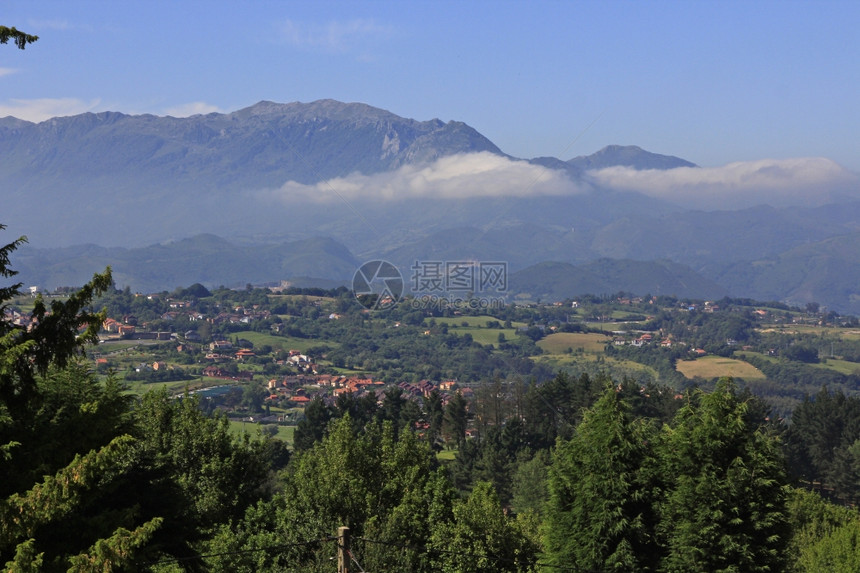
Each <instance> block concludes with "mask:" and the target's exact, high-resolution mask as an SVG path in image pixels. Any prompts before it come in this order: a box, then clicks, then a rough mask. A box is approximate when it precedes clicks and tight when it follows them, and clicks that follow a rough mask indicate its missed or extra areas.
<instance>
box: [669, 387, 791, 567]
mask: <svg viewBox="0 0 860 573" xmlns="http://www.w3.org/2000/svg"><path fill="white" fill-rule="evenodd" d="M750 413H751V409H750V401H749V400H742V399H741V398H740V397H739V395H738V393H737V391H736V386H735V384H734V382H733V381H732V380H731V379H729V378H723V379H721V380H720V381H719V382H718V383H717V386H716V388H715V389H714V391H713V392H711V393H709V394H705V393H702V392H700V391H695V392H693V393H692V394H691V395H690V396H688V403H687V405H685V406H684V407H683V408H682V409H681V410H680V411H679V412H678V415H677V417H676V426H675V428H673V429H671V430H669V431H668V432H667V435H666V437H665V442H664V444H663V448H662V449H663V460H662V472H663V475H665V476H673V479H674V480H675V483H674V484H673V486H672V488H671V489H670V490H669V491H668V493H667V495H666V498H665V501H664V502H663V504H662V506H661V514H662V515H661V524H660V529H661V534H662V538H663V543H665V545H666V547H667V549H668V552H669V553H668V557H667V558H666V561H665V564H664V569H665V570H666V571H679V572H680V571H780V570H782V569H783V568H784V566H785V563H786V546H787V543H788V540H789V528H788V515H787V512H786V499H787V493H788V490H787V486H786V482H787V478H786V472H785V467H784V461H783V458H782V456H781V451H780V443H779V440H778V438H777V437H776V436H775V435H774V434H773V433H772V431H771V430H770V429H769V428H768V427H767V426H766V424H765V420H764V419H762V418H757V417H754V416H752V415H750ZM756 418H757V419H756Z"/></svg>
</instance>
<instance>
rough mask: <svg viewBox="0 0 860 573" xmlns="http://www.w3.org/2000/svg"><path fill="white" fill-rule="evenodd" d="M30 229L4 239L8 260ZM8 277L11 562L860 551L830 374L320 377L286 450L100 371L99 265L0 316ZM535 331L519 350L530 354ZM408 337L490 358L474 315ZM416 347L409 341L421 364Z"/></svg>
mask: <svg viewBox="0 0 860 573" xmlns="http://www.w3.org/2000/svg"><path fill="white" fill-rule="evenodd" d="M19 244H20V241H13V242H12V243H10V244H7V245H6V246H4V247H2V248H0V274H2V275H3V276H4V277H6V278H7V279H12V280H14V279H13V277H14V270H13V269H12V266H11V255H12V253H13V252H14V250H15V249H16V248H17V246H18V245H19ZM20 286H21V285H19V284H12V285H10V286H8V287H4V288H3V289H2V290H0V305H2V308H3V311H4V315H3V316H4V319H3V320H2V321H0V356H2V360H0V468H2V470H0V471H2V476H3V479H2V480H0V489H2V491H0V560H2V562H3V563H5V564H6V565H5V567H6V569H7V570H9V571H64V570H65V571H69V570H70V571H331V570H333V569H334V568H335V565H334V563H335V561H334V559H335V556H336V554H337V552H338V547H339V543H341V542H342V541H343V540H342V539H340V538H339V537H338V536H337V535H338V534H337V532H338V529H339V528H340V527H344V526H346V527H349V528H350V531H351V544H350V551H349V562H350V566H351V569H350V570H355V571H372V570H376V571H380V570H385V571H428V572H429V571H451V572H454V571H467V572H468V571H475V572H478V571H481V572H483V571H487V572H489V571H609V570H623V571H856V570H858V568H860V548H858V546H857V539H858V534H860V519H858V515H857V512H856V510H854V509H851V507H853V504H854V502H855V500H856V498H857V496H858V494H860V488H858V486H859V485H860V446H858V444H860V441H858V440H860V424H858V423H857V420H858V419H860V416H858V415H857V414H858V408H860V398H857V397H856V396H854V395H853V394H852V395H849V394H845V393H843V392H842V391H840V390H836V391H832V390H829V389H827V388H823V389H820V390H819V392H818V393H817V394H815V395H814V396H807V397H805V398H804V399H803V400H802V401H801V402H800V403H799V405H798V406H797V407H796V408H795V409H794V411H793V415H792V418H791V421H790V423H788V421H786V420H784V419H781V418H774V417H772V416H771V415H770V410H771V408H770V406H769V405H768V403H767V402H766V401H764V400H763V399H762V398H760V397H758V396H756V395H754V394H753V393H751V391H750V390H749V389H748V388H742V387H740V386H739V385H738V383H737V382H735V381H733V380H732V379H729V378H722V379H720V380H718V381H717V382H716V383H715V384H713V385H711V386H710V387H709V388H707V389H702V388H699V387H696V386H695V385H692V386H689V387H687V388H686V389H683V390H679V389H675V388H672V387H671V386H668V385H665V384H660V383H655V382H652V383H648V384H645V385H643V384H641V383H640V382H639V381H634V380H632V379H623V378H622V379H615V378H613V377H612V376H611V375H610V374H609V373H607V372H602V373H600V372H598V373H596V374H589V373H581V374H579V375H572V374H568V373H565V372H559V373H557V374H556V375H554V376H550V377H549V378H547V379H545V380H538V379H537V378H535V377H528V376H518V377H513V378H510V377H503V376H495V377H492V378H490V379H485V380H483V383H481V384H478V385H475V386H473V388H474V398H473V399H471V400H466V399H465V398H464V397H463V396H462V394H460V393H455V394H454V395H453V396H451V398H450V399H449V400H448V401H447V402H446V403H443V400H442V399H441V396H440V395H439V394H438V393H431V394H430V395H429V396H427V397H426V399H423V400H419V401H415V400H410V399H407V397H406V396H404V394H403V393H402V392H401V390H400V389H399V388H397V387H396V386H389V387H387V388H386V389H385V390H384V391H383V392H382V394H381V395H380V396H376V395H375V394H374V393H372V392H369V393H366V394H364V395H363V396H360V397H357V396H354V395H352V394H350V393H344V394H340V395H339V396H338V397H337V399H336V400H335V401H333V402H332V401H326V400H323V399H322V398H320V397H317V398H315V399H314V400H313V401H312V402H311V403H310V404H309V405H308V406H307V407H306V409H305V415H304V417H303V418H302V420H301V421H300V422H299V424H298V426H297V428H296V435H295V438H294V441H293V445H292V448H289V447H288V446H287V444H286V443H284V442H283V441H281V440H279V439H276V438H273V437H271V436H269V435H266V434H265V433H262V432H260V433H258V434H257V435H253V436H252V435H250V434H248V433H244V434H242V435H236V434H234V433H231V432H230V431H229V429H228V422H227V420H226V418H225V416H224V415H223V414H221V413H219V412H218V411H215V412H211V413H205V412H204V411H203V409H202V408H201V404H200V403H199V401H198V399H197V398H196V397H195V396H192V395H189V394H185V395H180V396H179V397H175V396H173V395H171V394H169V393H168V392H167V391H166V390H165V389H163V388H162V389H160V390H153V391H150V392H147V393H144V394H142V395H140V394H132V393H129V392H127V391H126V386H125V382H124V381H123V380H120V379H119V378H118V377H117V375H116V374H115V373H108V374H106V375H102V374H99V373H98V372H96V371H95V370H94V369H93V368H92V363H91V362H90V360H89V359H88V357H87V355H86V349H87V348H88V347H89V345H91V344H92V343H94V342H96V341H97V338H98V330H99V327H100V325H101V324H103V323H104V321H105V319H106V317H107V312H108V311H107V308H105V309H103V310H98V311H97V310H95V308H94V306H93V301H94V300H98V299H99V298H100V297H103V296H105V295H106V294H110V293H111V292H112V291H114V287H113V285H112V281H111V276H110V270H109V269H108V270H107V271H106V272H105V273H102V274H98V275H96V276H94V277H93V280H92V281H91V282H90V283H88V284H87V285H85V286H84V287H83V288H81V289H80V290H77V291H75V292H74V293H72V294H71V295H69V296H67V297H63V298H57V299H53V300H50V301H49V300H47V299H44V298H42V297H37V298H36V299H35V301H34V304H33V308H32V311H31V317H32V319H33V320H32V321H31V323H30V324H31V326H30V327H29V328H22V327H20V326H18V325H16V324H14V323H13V322H12V321H11V320H9V319H8V318H6V317H7V316H8V315H7V312H6V311H7V309H8V308H9V307H10V302H9V301H10V300H12V298H13V297H14V295H15V294H16V291H17V289H18V288H20ZM200 294H203V293H200ZM223 295H224V296H226V295H227V293H223ZM287 310H289V309H287ZM302 312H305V311H304V310H303V311H302ZM505 312H511V313H516V312H528V313H536V314H539V313H542V312H546V313H550V314H552V313H553V312H557V311H555V310H552V309H547V310H545V311H541V310H537V309H531V310H527V311H516V310H515V309H512V310H509V311H505ZM304 318H310V317H304ZM304 318H299V317H296V321H300V320H304ZM399 318H401V319H402V320H403V321H404V323H405V322H406V321H407V320H409V319H408V318H407V317H406V316H402V317H399ZM523 318H525V317H524V316H523V315H522V314H520V315H517V316H514V315H511V316H504V315H502V316H499V317H498V320H499V322H500V323H503V322H505V321H509V320H513V319H523ZM356 320H357V319H356ZM545 322H546V321H545V320H544V319H541V318H539V319H538V320H537V321H535V320H530V323H531V324H536V323H545ZM297 324H301V323H300V322H297ZM317 324H318V325H319V324H322V323H319V322H318V323H317ZM326 324H339V325H341V326H339V327H338V328H345V329H346V330H349V329H348V328H346V327H345V326H343V325H345V324H347V322H340V321H334V320H331V321H328V322H327V323H326ZM443 326H444V325H443ZM493 326H495V325H493ZM378 327H379V326H378V325H374V324H373V322H370V323H369V324H366V325H365V327H364V328H365V329H373V328H378ZM303 328H304V327H303ZM307 328H310V325H307ZM332 328H334V327H333V326H332ZM437 328H441V327H439V325H438V324H437ZM535 328H536V327H535ZM577 328H578V327H577ZM530 330H532V329H531V328H530V327H527V328H525V330H524V331H523V332H524V333H525V335H524V336H523V337H519V338H524V339H526V340H525V341H521V342H520V345H522V346H519V345H514V348H513V349H512V350H511V355H510V356H512V357H515V356H517V355H518V354H519V353H520V352H522V354H519V355H520V356H522V355H523V354H524V355H525V356H528V355H529V352H537V350H536V349H535V348H536V347H533V346H529V345H528V343H527V342H528V341H531V342H532V343H533V342H534V341H533V340H531V339H529V337H528V336H527V334H528V332H529V331H530ZM536 330H540V329H539V328H536ZM387 331H389V332H401V331H400V330H399V329H387ZM533 333H534V335H535V338H539V336H538V335H537V333H536V332H533ZM448 336H451V337H452V338H449V337H448ZM719 336H720V337H722V336H724V334H722V333H721V334H720V335H719ZM732 336H738V333H733V334H732ZM417 338H418V339H419V340H420V339H422V338H429V339H433V338H438V339H439V340H441V341H442V343H443V344H445V345H446V346H447V347H448V348H450V349H456V348H458V347H459V346H461V345H464V349H465V351H466V354H467V355H468V354H469V353H472V354H474V353H475V352H478V351H483V352H484V353H486V354H488V355H492V352H490V351H489V350H488V349H487V348H486V347H484V346H482V345H480V344H478V343H476V342H474V341H468V340H467V339H466V338H465V336H455V335H454V334H451V333H449V335H444V336H440V337H422V336H420V335H419V336H418V337H417ZM345 340H347V339H345ZM347 341H348V340H347ZM356 344H357V342H356ZM415 346H416V348H415V349H413V350H411V351H410V352H413V353H414V354H410V355H407V356H410V358H409V359H410V360H416V361H421V360H428V361H430V362H431V364H432V360H433V358H434V353H433V350H432V349H427V350H422V349H421V346H420V345H417V344H416V345H415ZM499 346H500V348H503V343H502V342H501V341H499ZM340 348H341V349H343V345H342V346H341V347H340ZM521 349H531V350H529V351H525V352H524V351H523V350H521ZM375 350H376V351H377V352H381V353H385V352H386V350H385V346H384V345H383V344H381V345H380V346H379V347H378V348H377V349H375ZM343 352H344V354H343V357H344V358H343V359H344V360H351V359H350V358H349V357H351V356H354V355H353V354H351V353H350V352H352V351H348V350H343ZM422 352H423V353H425V354H422ZM373 354H374V353H373V352H371V353H370V354H369V355H368V358H366V360H367V359H372V358H373ZM385 360H386V361H389V362H383V363H381V364H382V366H380V367H379V368H380V370H381V371H383V372H386V373H390V372H393V371H395V368H396V364H397V360H398V357H396V356H389V357H387V358H385ZM474 360H475V363H476V364H477V363H480V360H479V359H478V358H477V357H476V358H475V359H474ZM491 364H492V362H491ZM507 364H510V363H509V362H507V361H506V360H502V361H500V362H499V364H498V369H499V370H500V371H502V370H504V368H505V367H506V366H505V365H507ZM445 367H446V368H462V365H456V364H452V365H447V366H445ZM494 368H495V367H494ZM456 372H457V374H458V375H462V376H464V377H467V376H468V375H469V374H468V373H469V371H468V370H457V371H456ZM482 372H488V371H487V370H482ZM489 372H493V369H491V370H489ZM482 376H483V375H482Z"/></svg>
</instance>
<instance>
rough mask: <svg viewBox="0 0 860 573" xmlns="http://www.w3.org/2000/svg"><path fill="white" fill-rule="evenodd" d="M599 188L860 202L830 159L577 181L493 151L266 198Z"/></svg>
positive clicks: (627, 171)
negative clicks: (852, 200)
mask: <svg viewBox="0 0 860 573" xmlns="http://www.w3.org/2000/svg"><path fill="white" fill-rule="evenodd" d="M595 188H599V189H603V190H608V191H623V192H635V193H641V194H643V195H647V196H649V197H654V198H656V199H661V200H665V201H669V202H672V203H675V204H677V205H680V206H682V207H685V208H693V209H706V210H731V209H742V208H746V207H751V206H754V205H760V204H769V205H773V206H775V207H786V206H792V205H800V206H817V205H823V204H826V203H832V202H834V201H837V200H840V199H846V198H848V199H860V177H858V175H857V174H855V173H852V172H850V171H848V170H847V169H845V168H843V167H842V166H840V165H839V164H837V163H835V162H833V161H831V160H829V159H824V158H817V157H811V158H799V159H781V160H776V159H763V160H760V161H747V162H738V163H730V164H728V165H724V166H722V167H679V168H676V169H668V170H657V169H650V170H640V171H637V170H636V169H633V168H630V167H608V168H605V169H600V170H592V171H589V172H587V173H586V175H585V177H584V179H583V180H579V181H574V180H571V179H570V177H568V175H567V173H565V172H563V171H559V170H555V169H549V168H546V167H543V166H540V165H534V164H531V163H528V162H527V161H521V160H515V159H509V158H506V157H502V156H499V155H494V154H492V153H488V152H481V153H470V154H461V155H452V156H448V157H443V158H441V159H438V160H436V161H434V162H432V163H430V164H427V165H422V166H416V165H406V166H403V167H401V168H399V169H397V170H395V171H391V172H386V173H377V174H374V175H363V174H360V173H356V174H352V175H349V176H347V177H340V178H336V179H331V180H328V181H321V182H319V183H316V184H313V185H304V184H301V183H296V182H295V181H289V182H287V183H285V184H284V185H283V186H281V187H280V188H278V189H270V190H266V191H263V192H261V195H262V196H264V197H265V198H268V199H274V200H278V201H283V202H291V201H296V200H301V201H313V202H317V203H326V202H333V201H348V202H352V201H356V200H377V201H394V200H408V199H469V198H492V197H522V198H527V197H537V196H546V195H555V196H561V195H575V194H580V193H585V192H588V191H590V190H592V189H595Z"/></svg>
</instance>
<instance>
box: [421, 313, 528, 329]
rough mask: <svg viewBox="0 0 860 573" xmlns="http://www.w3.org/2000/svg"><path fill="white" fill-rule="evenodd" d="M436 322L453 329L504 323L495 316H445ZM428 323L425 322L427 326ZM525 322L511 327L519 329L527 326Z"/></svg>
mask: <svg viewBox="0 0 860 573" xmlns="http://www.w3.org/2000/svg"><path fill="white" fill-rule="evenodd" d="M433 320H435V321H436V324H447V325H448V327H449V328H451V327H457V328H460V327H463V325H464V324H465V325H466V326H468V327H469V328H487V322H490V321H496V322H498V323H500V324H502V323H504V321H503V320H499V319H498V318H495V317H493V316H487V315H481V316H445V317H439V318H435V319H433ZM426 322H427V321H425V324H426ZM525 325H526V323H524V322H512V323H511V326H512V327H514V328H518V327H520V326H525Z"/></svg>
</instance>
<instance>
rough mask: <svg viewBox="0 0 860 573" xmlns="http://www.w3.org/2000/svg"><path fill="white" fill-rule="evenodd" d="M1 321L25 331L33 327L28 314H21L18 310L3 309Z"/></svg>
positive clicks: (31, 319)
mask: <svg viewBox="0 0 860 573" xmlns="http://www.w3.org/2000/svg"><path fill="white" fill-rule="evenodd" d="M3 321H4V322H6V323H11V324H14V325H15V326H18V327H20V328H25V329H27V330H29V329H31V328H32V327H33V318H32V316H30V315H28V314H23V313H21V312H19V311H18V310H16V309H14V308H10V307H6V308H4V309H3Z"/></svg>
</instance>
